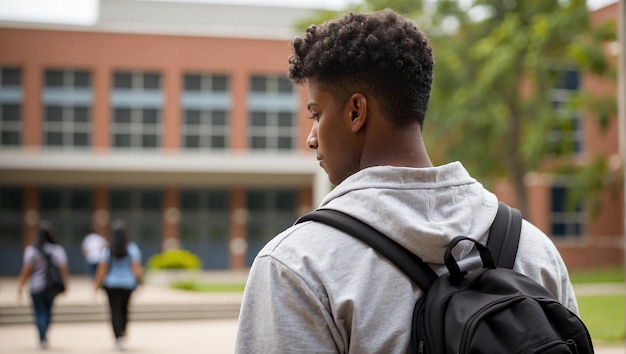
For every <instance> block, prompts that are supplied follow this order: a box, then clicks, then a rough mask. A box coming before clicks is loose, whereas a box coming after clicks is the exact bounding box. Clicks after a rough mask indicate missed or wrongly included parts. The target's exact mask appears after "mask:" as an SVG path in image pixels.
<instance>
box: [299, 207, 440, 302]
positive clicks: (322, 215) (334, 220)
mask: <svg viewBox="0 0 626 354" xmlns="http://www.w3.org/2000/svg"><path fill="white" fill-rule="evenodd" d="M305 221H317V222H321V223H323V224H326V225H329V226H332V227H334V228H336V229H338V230H341V231H343V232H345V233H347V234H349V235H352V236H354V237H356V238H358V239H360V240H361V241H363V242H365V243H366V244H368V245H369V246H370V247H372V248H373V249H375V250H376V251H378V252H379V253H380V254H382V255H383V256H385V257H387V259H389V260H390V261H391V262H393V264H395V265H396V266H397V267H398V268H400V270H401V271H403V272H404V273H405V274H406V275H407V276H408V277H409V278H411V280H413V282H415V283H416V284H417V285H419V287H420V288H421V289H422V290H423V291H424V292H426V291H427V290H428V289H430V286H431V285H432V284H433V282H434V281H435V279H437V273H435V271H433V270H432V269H431V268H430V267H429V266H428V265H427V264H426V263H424V261H422V259H421V258H420V257H418V256H417V255H416V254H414V253H413V252H410V251H409V250H407V249H406V248H404V247H403V246H401V245H399V244H398V243H397V242H395V241H394V240H392V239H390V238H389V237H386V236H385V235H383V234H382V233H381V232H380V231H378V230H376V229H374V228H373V227H371V226H370V225H368V224H366V223H364V222H362V221H360V220H358V219H355V218H354V217H352V216H350V215H348V214H345V213H342V212H340V211H337V210H332V209H317V210H314V211H312V212H309V213H307V214H304V215H303V216H301V217H300V218H299V219H298V220H297V221H296V224H298V223H301V222H305Z"/></svg>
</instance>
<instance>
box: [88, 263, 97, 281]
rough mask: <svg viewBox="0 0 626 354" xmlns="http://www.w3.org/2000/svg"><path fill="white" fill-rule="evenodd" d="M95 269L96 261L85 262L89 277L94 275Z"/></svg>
mask: <svg viewBox="0 0 626 354" xmlns="http://www.w3.org/2000/svg"><path fill="white" fill-rule="evenodd" d="M96 269H98V263H87V274H89V276H90V277H92V278H93V277H94V275H96Z"/></svg>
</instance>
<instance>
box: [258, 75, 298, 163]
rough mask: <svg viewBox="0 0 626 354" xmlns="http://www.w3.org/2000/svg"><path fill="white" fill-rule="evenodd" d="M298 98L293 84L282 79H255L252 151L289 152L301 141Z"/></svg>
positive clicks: (268, 77)
mask: <svg viewBox="0 0 626 354" xmlns="http://www.w3.org/2000/svg"><path fill="white" fill-rule="evenodd" d="M297 107H298V99H297V96H296V93H295V90H294V89H293V85H292V84H291V82H290V81H289V80H288V79H287V78H285V77H280V76H253V77H251V78H250V93H249V96H248V121H249V124H248V146H249V148H250V149H252V150H273V151H289V150H292V149H294V147H295V145H296V144H295V142H296V141H297V133H298V132H297V126H296V124H295V117H296V112H297Z"/></svg>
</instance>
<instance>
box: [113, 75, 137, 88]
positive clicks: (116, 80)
mask: <svg viewBox="0 0 626 354" xmlns="http://www.w3.org/2000/svg"><path fill="white" fill-rule="evenodd" d="M113 86H114V87H115V88H120V89H130V88H131V87H132V86H133V80H132V75H131V73H129V72H116V73H115V74H113Z"/></svg>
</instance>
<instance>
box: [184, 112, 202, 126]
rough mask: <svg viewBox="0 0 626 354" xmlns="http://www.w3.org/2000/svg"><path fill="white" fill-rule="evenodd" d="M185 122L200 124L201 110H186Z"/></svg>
mask: <svg viewBox="0 0 626 354" xmlns="http://www.w3.org/2000/svg"><path fill="white" fill-rule="evenodd" d="M185 124H193V125H196V124H200V111H199V110H196V109H190V110H187V111H185Z"/></svg>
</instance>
